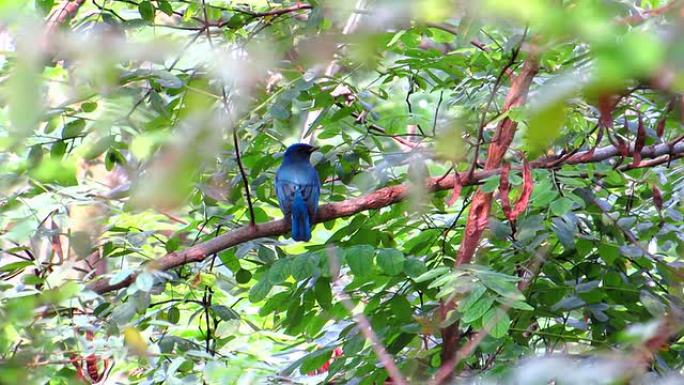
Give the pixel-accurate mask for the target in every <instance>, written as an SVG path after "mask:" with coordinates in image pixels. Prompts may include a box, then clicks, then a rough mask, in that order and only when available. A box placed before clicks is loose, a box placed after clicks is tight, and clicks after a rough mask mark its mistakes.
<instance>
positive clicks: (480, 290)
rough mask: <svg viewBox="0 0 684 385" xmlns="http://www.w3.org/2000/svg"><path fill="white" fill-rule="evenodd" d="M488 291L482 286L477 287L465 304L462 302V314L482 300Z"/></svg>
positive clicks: (460, 307) (464, 301) (460, 306)
mask: <svg viewBox="0 0 684 385" xmlns="http://www.w3.org/2000/svg"><path fill="white" fill-rule="evenodd" d="M486 291H487V288H486V287H484V286H482V285H477V286H475V287H474V288H473V289H472V290H471V291H470V294H468V296H467V297H466V298H465V300H463V302H461V304H460V305H459V309H460V310H461V312H467V311H468V310H469V309H470V308H471V307H472V306H473V305H475V304H476V303H477V301H479V300H480V298H482V296H483V295H484V293H485V292H486Z"/></svg>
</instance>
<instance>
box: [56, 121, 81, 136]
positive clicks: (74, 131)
mask: <svg viewBox="0 0 684 385" xmlns="http://www.w3.org/2000/svg"><path fill="white" fill-rule="evenodd" d="M85 125H86V123H85V120H83V119H76V120H72V121H70V122H69V123H67V124H66V125H64V128H63V129H62V139H69V138H75V137H77V136H79V135H81V133H82V132H83V130H84V129H85Z"/></svg>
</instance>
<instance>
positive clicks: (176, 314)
mask: <svg viewBox="0 0 684 385" xmlns="http://www.w3.org/2000/svg"><path fill="white" fill-rule="evenodd" d="M166 319H167V320H168V321H169V322H170V323H172V324H177V323H178V321H179V320H180V310H178V308H177V307H176V306H171V307H170V308H169V311H168V312H167V313H166Z"/></svg>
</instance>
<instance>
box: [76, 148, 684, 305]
mask: <svg viewBox="0 0 684 385" xmlns="http://www.w3.org/2000/svg"><path fill="white" fill-rule="evenodd" d="M633 150H634V146H633V145H632V146H630V153H631V152H632V151H633ZM585 154H586V151H581V152H578V153H577V154H575V155H573V156H572V157H570V158H568V159H566V160H565V161H564V162H563V164H579V163H591V162H601V161H604V160H606V159H609V158H612V157H615V156H618V155H619V151H618V149H617V148H615V147H613V146H607V147H601V148H597V149H596V150H595V151H594V154H593V156H592V157H591V158H589V159H586V157H585ZM641 155H642V157H643V158H644V159H655V158H659V157H662V156H668V155H672V156H673V157H679V156H683V155H684V142H679V143H677V144H675V145H673V146H671V144H670V143H662V144H658V145H651V146H646V147H644V148H643V150H642V151H641ZM583 157H585V159H583ZM554 159H555V158H553V157H545V158H543V159H539V160H536V161H533V162H530V167H532V168H542V169H543V168H550V167H554V168H555V167H558V166H559V165H556V164H554ZM647 164H648V163H647V162H642V163H641V164H640V165H638V166H637V167H642V166H646V165H647ZM550 165H553V166H550ZM648 165H650V164H648ZM499 172H500V170H499V169H490V170H485V171H480V172H476V173H475V174H474V175H473V177H472V178H470V179H467V180H463V181H461V183H462V184H463V185H464V186H471V185H475V184H478V183H480V181H482V180H483V179H485V178H488V177H490V176H492V175H497V174H498V173H499ZM454 183H456V177H455V176H454V175H453V174H451V175H448V176H446V177H442V176H439V177H434V178H429V179H427V181H426V184H425V187H426V190H427V191H430V192H435V191H442V190H449V189H452V188H453V187H454ZM409 189H410V186H409V184H408V183H404V184H400V185H396V186H390V187H384V188H381V189H379V190H377V191H374V192H372V193H370V194H367V195H363V196H360V197H357V198H352V199H348V200H346V201H342V202H338V203H330V204H327V205H323V206H321V207H320V208H319V210H318V215H317V217H316V223H321V222H325V221H329V220H332V219H336V218H344V217H348V216H351V215H354V214H357V213H360V212H362V211H367V210H377V209H380V208H383V207H386V206H389V205H392V204H395V203H398V202H401V201H402V200H404V199H406V198H407V197H408V195H409ZM289 230H290V226H289V224H288V223H287V222H286V221H284V220H282V219H277V220H273V221H270V222H266V223H261V224H257V225H255V226H249V225H247V226H242V227H239V228H237V229H233V230H231V231H228V232H227V233H224V234H221V235H219V236H218V237H216V238H213V239H210V240H208V241H205V242H202V243H199V244H197V245H195V246H192V247H189V248H187V249H185V250H183V251H179V252H173V253H169V254H167V255H165V256H163V257H161V258H158V259H156V260H154V261H151V262H149V267H151V268H154V269H157V270H163V271H164V270H170V269H173V268H175V267H178V266H182V265H185V264H187V263H191V262H200V261H202V260H204V259H205V258H207V256H209V255H211V254H213V253H216V252H219V251H221V250H225V249H227V248H230V247H233V246H236V245H239V244H241V243H244V242H247V241H251V240H253V239H257V238H263V237H274V236H278V235H284V234H287V232H288V231H289ZM136 276H137V274H132V275H131V276H129V277H128V278H127V279H125V280H124V281H122V282H119V283H117V284H114V285H111V284H109V281H108V280H107V279H100V280H98V281H95V282H92V283H91V284H90V285H88V288H89V289H90V290H93V291H95V292H97V293H100V294H103V293H107V292H110V291H113V290H117V289H121V288H124V287H127V286H128V285H130V284H131V283H132V282H133V281H134V280H135V277H136Z"/></svg>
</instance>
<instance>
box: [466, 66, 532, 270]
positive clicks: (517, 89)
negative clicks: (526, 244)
mask: <svg viewBox="0 0 684 385" xmlns="http://www.w3.org/2000/svg"><path fill="white" fill-rule="evenodd" d="M537 60H538V58H537V57H536V56H535V55H532V56H530V57H529V58H528V59H527V60H526V61H525V64H524V65H523V68H522V70H521V72H520V74H519V75H518V76H517V77H515V78H514V79H513V83H512V84H511V88H510V90H509V91H508V95H506V99H505V101H504V111H508V110H510V109H511V108H513V107H518V106H521V105H523V104H524V103H525V100H526V99H527V93H528V91H529V89H530V84H531V83H532V79H533V78H534V75H535V74H536V73H537V69H538V62H537ZM517 126H518V124H517V123H516V122H514V121H513V120H511V119H509V118H505V119H504V120H502V121H501V123H499V125H498V126H497V129H496V133H495V134H494V139H493V140H492V143H491V144H490V145H489V149H488V150H487V160H486V161H485V172H486V171H488V170H493V169H496V168H498V167H499V166H500V165H501V160H502V159H503V157H504V155H506V151H507V150H508V147H509V146H510V145H511V142H512V141H513V136H514V135H515V129H516V127H517ZM491 206H492V193H485V192H483V191H482V190H481V189H478V190H477V192H476V193H475V196H474V197H473V200H472V203H471V207H470V212H469V213H468V222H467V223H466V229H465V234H464V237H463V241H462V242H461V247H460V248H459V250H458V255H457V257H456V264H457V265H461V264H464V263H468V262H470V260H471V259H472V257H473V255H474V254H475V249H477V246H478V245H479V244H480V237H481V236H482V232H483V231H484V230H485V227H486V226H487V219H488V217H489V210H490V209H491Z"/></svg>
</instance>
